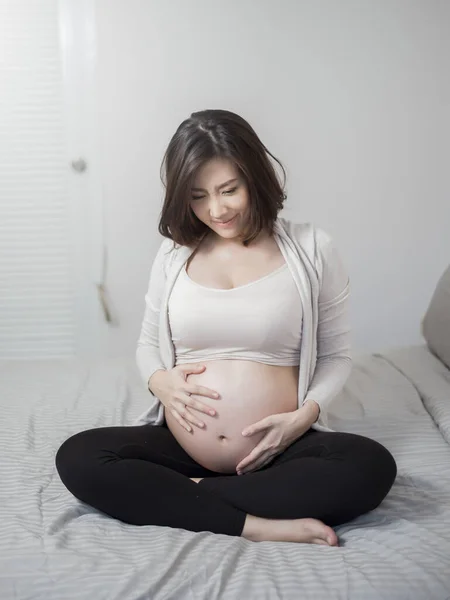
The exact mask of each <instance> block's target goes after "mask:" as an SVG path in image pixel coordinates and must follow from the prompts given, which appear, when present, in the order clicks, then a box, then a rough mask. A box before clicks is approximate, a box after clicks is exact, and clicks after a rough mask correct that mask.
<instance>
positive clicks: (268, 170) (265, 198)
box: [158, 110, 286, 246]
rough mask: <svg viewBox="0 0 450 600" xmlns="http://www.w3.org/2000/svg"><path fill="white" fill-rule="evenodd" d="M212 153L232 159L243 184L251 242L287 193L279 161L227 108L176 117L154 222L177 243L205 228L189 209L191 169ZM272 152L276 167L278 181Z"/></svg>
mask: <svg viewBox="0 0 450 600" xmlns="http://www.w3.org/2000/svg"><path fill="white" fill-rule="evenodd" d="M269 157H270V158H269ZM212 158H227V159H229V160H231V161H232V162H233V163H234V164H235V165H236V167H237V168H238V170H239V171H240V173H241V174H242V176H243V178H244V180H245V182H246V184H247V187H248V191H249V199H250V217H249V221H248V224H247V227H246V230H245V232H244V237H243V242H244V244H245V245H246V246H247V245H248V244H250V242H251V241H252V240H254V239H255V238H256V237H257V235H258V234H259V233H260V231H262V230H263V229H266V230H268V231H269V232H270V233H272V231H273V224H274V222H275V220H276V218H277V214H278V212H279V211H280V210H281V209H282V208H283V202H284V200H285V199H286V196H285V195H284V191H283V188H284V185H285V181H286V173H285V170H284V168H283V165H282V164H281V163H280V161H279V160H278V159H277V158H275V156H273V154H271V153H270V152H269V150H268V149H267V148H266V147H265V146H264V144H263V143H262V142H261V140H260V139H259V137H258V136H257V135H256V133H255V131H254V130H253V128H252V127H251V126H250V125H249V124H248V123H247V121H245V120H244V119H243V118H242V117H240V116H239V115H236V114H235V113H232V112H229V111H227V110H204V111H201V112H195V113H193V114H192V115H191V116H190V117H189V118H188V119H186V120H185V121H183V122H182V123H181V125H180V126H179V127H178V129H177V131H176V132H175V135H174V136H173V137H172V139H171V140H170V143H169V146H168V148H167V150H166V153H165V156H164V160H163V163H162V169H161V170H162V178H163V183H164V184H165V187H166V193H165V199H164V205H163V208H162V211H161V218H160V222H159V227H158V229H159V232H160V233H161V235H163V236H164V237H167V238H170V239H172V240H173V241H174V242H175V243H176V244H181V245H183V246H192V245H194V244H196V243H197V242H199V241H200V240H201V238H202V237H203V236H204V234H205V233H206V231H207V230H208V227H207V226H206V225H205V224H204V223H202V222H201V221H200V220H199V219H198V218H197V217H196V215H195V214H194V212H193V211H192V209H191V205H190V202H191V187H192V183H193V179H194V177H195V174H196V173H197V171H198V169H199V168H200V167H201V166H202V165H203V164H205V162H207V161H208V160H211V159H212ZM271 158H272V159H273V161H275V162H276V163H277V164H278V166H279V167H280V168H281V171H282V173H283V182H282V183H281V182H280V181H279V179H278V177H277V174H276V171H275V168H274V164H273V163H272V161H271V160H270V159H271Z"/></svg>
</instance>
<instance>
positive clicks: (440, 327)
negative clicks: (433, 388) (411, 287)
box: [422, 267, 450, 369]
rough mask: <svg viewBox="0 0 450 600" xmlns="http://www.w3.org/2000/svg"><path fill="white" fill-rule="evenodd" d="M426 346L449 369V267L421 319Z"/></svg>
mask: <svg viewBox="0 0 450 600" xmlns="http://www.w3.org/2000/svg"><path fill="white" fill-rule="evenodd" d="M422 334H423V337H424V338H425V340H426V342H427V344H428V348H429V349H430V350H431V352H432V353H433V354H435V355H436V356H437V357H438V358H439V359H440V360H441V361H442V362H443V363H444V364H445V365H446V366H447V367H448V368H449V369H450V267H448V269H447V270H446V271H445V273H444V274H443V275H442V277H441V278H440V280H439V282H438V284H437V286H436V289H435V291H434V294H433V297H432V298H431V302H430V305H429V307H428V310H427V312H426V314H425V316H424V318H423V320H422Z"/></svg>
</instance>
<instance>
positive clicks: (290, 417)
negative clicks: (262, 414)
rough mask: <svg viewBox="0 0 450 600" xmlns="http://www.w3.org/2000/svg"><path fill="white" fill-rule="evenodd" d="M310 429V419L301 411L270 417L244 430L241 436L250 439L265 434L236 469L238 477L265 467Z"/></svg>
mask: <svg viewBox="0 0 450 600" xmlns="http://www.w3.org/2000/svg"><path fill="white" fill-rule="evenodd" d="M310 427H311V419H310V418H309V417H308V415H307V414H305V413H304V412H303V413H302V409H300V410H296V411H294V412H289V413H281V414H277V415H270V416H269V417H266V418H265V419H262V420H261V421H258V422H257V423H254V424H253V425H249V426H248V427H246V428H245V429H244V431H243V432H242V435H244V436H246V437H250V436H252V435H254V434H255V433H260V432H262V431H265V432H266V434H265V436H264V437H263V438H262V440H261V441H260V442H259V444H258V445H257V446H255V448H254V449H253V450H252V451H251V452H250V454H249V455H248V456H246V457H245V458H244V459H242V460H241V462H240V463H239V464H238V465H237V467H236V472H237V474H238V475H243V474H244V473H249V472H250V471H255V470H256V469H260V468H261V467H264V466H265V465H267V464H268V463H269V462H270V461H272V460H273V459H274V458H275V456H277V455H278V454H281V453H282V452H283V451H284V450H286V448H287V447H288V446H290V445H291V444H292V443H293V442H295V440H297V439H298V438H299V437H301V436H302V435H303V434H304V433H306V432H307V431H308V429H309V428H310Z"/></svg>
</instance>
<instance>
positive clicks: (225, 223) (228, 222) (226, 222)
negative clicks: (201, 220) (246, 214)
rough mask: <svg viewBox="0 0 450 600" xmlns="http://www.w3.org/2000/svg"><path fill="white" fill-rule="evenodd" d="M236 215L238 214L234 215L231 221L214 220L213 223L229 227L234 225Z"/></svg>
mask: <svg viewBox="0 0 450 600" xmlns="http://www.w3.org/2000/svg"><path fill="white" fill-rule="evenodd" d="M236 217H237V215H234V217H233V218H231V219H230V220H229V221H224V222H218V221H213V223H214V225H217V227H229V226H230V225H233V223H234V221H235V219H236Z"/></svg>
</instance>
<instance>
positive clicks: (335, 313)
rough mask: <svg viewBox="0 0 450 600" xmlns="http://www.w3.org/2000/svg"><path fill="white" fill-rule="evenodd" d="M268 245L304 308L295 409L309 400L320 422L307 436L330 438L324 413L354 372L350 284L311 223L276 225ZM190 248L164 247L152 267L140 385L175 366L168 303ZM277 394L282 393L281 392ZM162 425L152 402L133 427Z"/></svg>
mask: <svg viewBox="0 0 450 600" xmlns="http://www.w3.org/2000/svg"><path fill="white" fill-rule="evenodd" d="M274 237H275V240H276V241H277V243H278V246H279V248H280V250H281V253H282V254H283V256H284V258H285V260H286V263H287V265H288V267H289V269H290V271H291V273H292V277H293V278H294V281H295V283H296V285H297V288H298V292H299V294H300V298H301V302H302V306H303V323H302V337H301V346H300V368H299V380H298V406H299V407H300V406H301V405H302V404H303V403H304V402H306V401H307V400H314V401H315V402H317V404H318V405H319V406H320V415H319V419H318V420H317V422H316V423H314V424H313V426H312V427H313V429H317V430H319V431H332V430H331V429H330V427H329V426H328V422H327V408H328V406H329V404H330V402H331V401H332V400H333V398H334V397H335V396H336V395H337V394H338V393H339V392H340V391H341V389H342V387H343V386H344V383H345V382H346V380H347V378H348V376H349V374H350V371H351V366H352V360H351V355H350V327H349V307H348V305H349V278H348V275H347V272H346V269H345V267H344V265H343V263H342V261H341V259H340V256H339V253H338V252H337V250H336V248H335V246H334V244H333V242H332V240H331V238H330V236H329V235H328V234H327V233H326V232H325V231H323V230H322V229H319V228H317V227H314V226H313V225H312V224H310V223H302V224H295V223H291V222H290V221H287V220H286V219H282V218H278V219H277V220H276V221H275V225H274ZM193 251H194V249H193V248H189V247H187V246H175V248H174V244H173V242H172V240H169V239H165V240H164V241H163V242H162V244H161V247H160V248H159V250H158V253H157V255H156V258H155V260H154V262H153V266H152V269H151V275H150V284H149V288H148V292H147V294H146V296H145V302H146V308H145V314H144V320H143V322H142V328H141V334H140V337H139V341H138V347H137V351H136V360H137V364H138V368H139V371H140V373H141V376H142V379H143V380H144V382H145V385H146V387H147V386H148V380H149V379H150V377H151V376H152V375H153V373H155V371H157V370H159V369H167V370H168V369H171V368H173V367H174V366H175V351H174V347H173V343H172V338H171V333H170V326H169V313H168V301H169V296H170V293H171V291H172V288H173V285H174V283H175V280H176V278H177V277H178V274H179V272H180V270H181V269H182V268H183V266H184V265H185V264H186V262H187V260H188V258H189V257H190V256H191V254H192V252H193ZM280 393H282V390H280ZM163 422H164V407H163V405H162V403H161V402H160V401H159V400H158V398H156V397H155V396H153V394H152V395H151V404H150V406H149V408H148V409H147V410H146V411H145V412H144V413H143V414H142V415H140V417H139V418H138V419H137V421H136V424H139V425H142V424H145V423H151V424H153V425H161V424H162V423H163Z"/></svg>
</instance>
